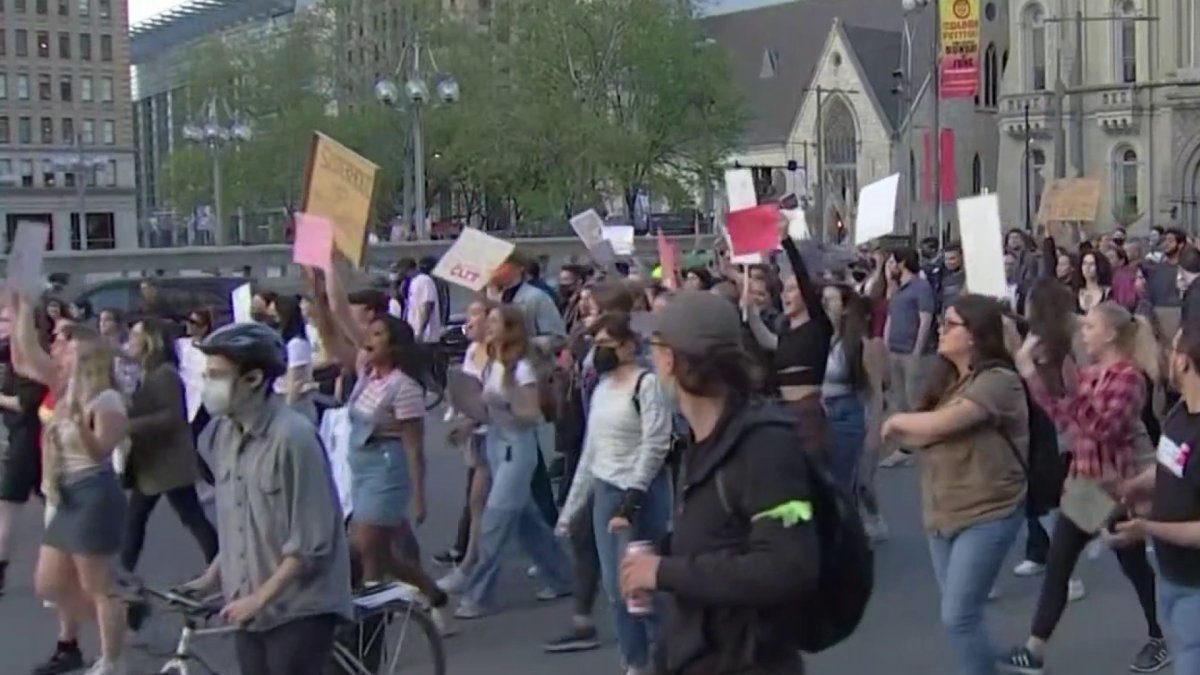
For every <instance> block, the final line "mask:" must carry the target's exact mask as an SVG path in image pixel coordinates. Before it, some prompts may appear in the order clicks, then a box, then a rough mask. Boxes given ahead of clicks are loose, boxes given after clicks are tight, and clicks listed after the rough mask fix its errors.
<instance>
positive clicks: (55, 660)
mask: <svg viewBox="0 0 1200 675" xmlns="http://www.w3.org/2000/svg"><path fill="white" fill-rule="evenodd" d="M82 667H83V652H81V651H79V643H78V642H59V643H58V644H57V645H56V646H55V647H54V654H52V655H51V656H50V658H49V659H48V660H47V661H45V662H44V663H42V664H40V665H37V666H34V668H33V671H32V675H59V673H69V672H72V671H75V670H79V669H80V668H82Z"/></svg>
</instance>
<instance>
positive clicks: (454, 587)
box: [437, 567, 467, 595]
mask: <svg viewBox="0 0 1200 675" xmlns="http://www.w3.org/2000/svg"><path fill="white" fill-rule="evenodd" d="M437 587H438V588H440V589H442V590H443V591H444V592H446V593H453V594H455V595H457V594H460V593H462V592H463V590H465V589H466V587H467V575H466V573H465V572H463V571H462V568H461V567H455V568H454V569H452V570H450V573H449V574H447V575H446V576H444V577H442V578H441V579H438V580H437Z"/></svg>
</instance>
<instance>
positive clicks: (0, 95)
mask: <svg viewBox="0 0 1200 675" xmlns="http://www.w3.org/2000/svg"><path fill="white" fill-rule="evenodd" d="M7 99H8V75H5V74H4V73H0V101H4V100H7Z"/></svg>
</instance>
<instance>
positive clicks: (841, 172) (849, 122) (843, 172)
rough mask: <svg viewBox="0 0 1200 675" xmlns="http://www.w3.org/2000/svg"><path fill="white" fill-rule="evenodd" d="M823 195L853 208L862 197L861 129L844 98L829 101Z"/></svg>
mask: <svg viewBox="0 0 1200 675" xmlns="http://www.w3.org/2000/svg"><path fill="white" fill-rule="evenodd" d="M825 106H826V110H825V111H824V114H823V115H824V120H823V121H824V125H825V129H824V130H823V132H824V133H823V134H822V140H821V142H822V145H823V146H824V147H823V148H821V152H822V153H823V157H824V160H825V161H824V163H823V168H824V174H825V175H823V176H821V178H820V180H821V185H822V192H824V194H825V195H826V196H827V197H828V196H837V197H840V198H841V200H842V203H843V204H846V205H847V206H849V205H850V204H853V203H854V200H855V199H856V198H857V196H858V127H857V123H856V122H855V117H854V112H853V110H852V109H851V108H850V106H849V105H848V104H847V103H846V100H845V99H844V98H842V97H841V96H834V97H832V98H829V99H826V103H825Z"/></svg>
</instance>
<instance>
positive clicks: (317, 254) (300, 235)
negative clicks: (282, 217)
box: [292, 213, 333, 272]
mask: <svg viewBox="0 0 1200 675" xmlns="http://www.w3.org/2000/svg"><path fill="white" fill-rule="evenodd" d="M292 262H294V263H296V264H297V265H305V266H307V267H316V268H319V269H323V270H325V271H327V272H328V271H329V268H330V266H331V265H332V264H333V223H331V222H330V221H329V219H328V218H325V217H324V216H317V215H313V214H310V213H297V214H296V241H295V243H293V244H292Z"/></svg>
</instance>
